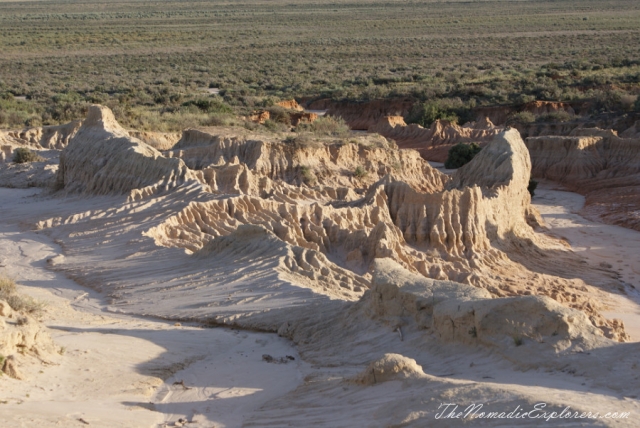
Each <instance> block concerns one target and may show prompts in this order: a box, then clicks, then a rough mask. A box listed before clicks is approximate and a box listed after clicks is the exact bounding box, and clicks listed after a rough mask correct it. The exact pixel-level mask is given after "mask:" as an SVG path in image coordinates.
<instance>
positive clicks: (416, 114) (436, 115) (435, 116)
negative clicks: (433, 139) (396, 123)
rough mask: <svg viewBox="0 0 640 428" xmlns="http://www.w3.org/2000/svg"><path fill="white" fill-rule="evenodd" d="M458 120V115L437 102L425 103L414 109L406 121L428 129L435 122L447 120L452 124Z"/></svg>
mask: <svg viewBox="0 0 640 428" xmlns="http://www.w3.org/2000/svg"><path fill="white" fill-rule="evenodd" d="M458 119H459V117H458V114H457V113H456V112H455V111H454V110H453V109H451V108H448V107H446V106H443V105H442V103H440V102H437V101H427V102H426V103H424V104H422V105H420V106H419V107H418V108H417V109H414V111H413V112H412V113H411V115H410V116H409V118H408V119H407V121H408V122H409V123H417V124H418V125H422V126H423V127H425V128H428V127H430V126H431V124H432V123H433V122H435V121H436V120H448V121H450V122H452V123H457V122H458Z"/></svg>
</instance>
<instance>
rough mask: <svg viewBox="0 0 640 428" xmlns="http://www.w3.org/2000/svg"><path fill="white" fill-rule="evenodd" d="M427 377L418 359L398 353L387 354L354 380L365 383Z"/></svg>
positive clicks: (372, 383)
mask: <svg viewBox="0 0 640 428" xmlns="http://www.w3.org/2000/svg"><path fill="white" fill-rule="evenodd" d="M421 377H425V374H424V372H423V371H422V367H420V366H419V365H418V364H417V363H416V360H414V359H412V358H407V357H404V356H402V355H398V354H385V355H384V356H383V357H382V358H380V359H379V360H376V361H374V362H372V363H371V364H369V365H368V366H367V368H366V369H364V370H363V371H362V372H361V373H360V374H359V375H358V376H356V377H355V378H354V379H353V381H354V382H356V383H361V384H364V385H374V384H376V383H382V382H388V381H391V380H402V379H409V378H413V379H415V378H421Z"/></svg>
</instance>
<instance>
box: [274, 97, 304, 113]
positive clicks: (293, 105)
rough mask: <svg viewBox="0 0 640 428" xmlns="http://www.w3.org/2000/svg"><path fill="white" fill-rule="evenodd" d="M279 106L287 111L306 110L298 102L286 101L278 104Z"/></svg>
mask: <svg viewBox="0 0 640 428" xmlns="http://www.w3.org/2000/svg"><path fill="white" fill-rule="evenodd" d="M276 105H277V106H280V107H284V108H286V109H287V110H296V111H304V108H302V106H301V105H300V104H298V102H297V101H296V100H284V101H280V102H277V103H276Z"/></svg>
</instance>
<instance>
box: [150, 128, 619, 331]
mask: <svg viewBox="0 0 640 428" xmlns="http://www.w3.org/2000/svg"><path fill="white" fill-rule="evenodd" d="M196 133H197V131H191V132H190V133H189V134H188V135H187V134H186V133H185V137H187V138H184V140H183V141H181V142H180V143H179V144H178V145H177V146H176V148H180V150H179V151H177V150H176V151H174V152H173V154H172V155H175V156H179V157H180V158H182V159H184V160H185V162H186V164H187V165H188V166H190V167H193V168H198V169H200V168H202V172H203V173H204V177H209V178H207V180H206V183H207V184H208V185H209V186H210V187H211V189H212V191H217V192H222V193H227V194H229V193H232V194H238V195H240V196H236V197H232V198H229V197H228V198H225V199H216V200H214V201H209V202H193V203H191V204H189V206H187V207H186V208H185V209H184V210H183V211H182V212H181V213H180V214H178V215H176V216H174V217H171V218H170V219H168V220H167V221H165V222H163V223H162V224H161V225H159V226H157V227H154V228H152V229H150V230H149V232H148V236H151V237H153V238H154V239H155V241H156V243H157V244H160V245H163V246H168V247H175V246H177V247H181V248H185V249H187V250H189V251H192V252H193V251H198V250H199V249H200V248H202V247H203V246H205V245H206V243H207V242H210V241H211V240H214V241H215V238H216V237H219V236H225V235H228V234H229V233H230V231H233V230H234V229H236V228H237V227H238V226H239V225H248V224H259V225H261V226H262V227H264V228H266V229H267V230H269V231H271V232H273V233H274V234H275V236H277V237H278V238H279V239H281V240H283V241H284V242H286V243H288V244H290V245H292V246H294V247H301V248H308V249H309V250H311V251H313V252H316V254H326V255H327V256H329V258H330V259H331V260H334V261H337V262H338V263H339V264H341V265H343V266H346V267H348V268H349V269H351V270H352V271H354V272H357V273H360V274H366V273H367V272H368V271H370V269H371V266H372V262H373V261H374V260H375V259H379V258H383V257H390V258H392V259H394V260H396V261H397V262H398V263H400V264H401V265H402V266H403V267H405V268H406V269H408V270H410V271H412V272H416V273H421V274H422V275H425V276H428V277H433V278H439V279H449V280H454V281H461V282H465V283H469V284H473V285H476V286H479V287H485V288H487V289H488V290H490V291H491V293H492V294H493V295H494V296H510V295H517V294H522V293H526V294H544V295H549V296H551V297H552V298H554V299H556V300H558V301H561V302H565V303H567V304H569V305H571V306H573V307H577V308H580V309H583V310H585V311H586V312H587V313H589V315H590V316H591V317H592V320H593V322H594V323H595V324H597V325H598V326H600V327H602V328H603V329H604V330H606V331H607V334H609V335H611V336H612V337H619V338H620V339H624V337H625V336H624V333H622V328H621V325H619V324H618V323H617V322H615V321H614V322H612V323H608V322H606V321H605V320H604V319H603V318H602V317H600V316H599V315H597V309H596V308H597V306H598V305H597V304H596V303H595V301H594V300H593V299H591V298H590V297H587V296H586V295H582V296H581V295H580V294H581V293H580V292H579V291H578V290H580V289H582V287H584V285H582V284H580V283H577V284H576V283H574V282H573V281H566V280H561V279H558V278H553V277H551V276H546V275H544V274H542V275H540V274H536V273H533V272H530V271H528V270H527V269H526V268H524V266H522V265H520V264H519V263H518V262H520V263H521V262H522V261H524V260H527V259H530V258H531V257H532V256H533V259H534V260H535V259H539V255H538V254H539V251H540V250H538V249H537V246H538V245H542V246H544V245H546V244H544V243H543V242H541V241H538V238H537V237H536V236H535V234H534V233H533V231H532V229H531V227H530V226H529V225H528V224H527V222H526V219H527V218H528V217H531V215H532V213H531V210H530V209H529V200H530V199H529V198H530V196H529V193H528V191H527V190H526V189H527V185H528V181H529V175H528V172H527V171H529V170H530V168H531V166H530V160H529V155H528V152H527V150H526V148H525V146H524V144H523V143H522V142H521V140H520V139H519V136H518V134H517V131H515V130H511V131H509V132H507V133H504V134H503V135H502V136H500V137H498V138H497V139H495V140H494V142H492V143H491V144H489V145H488V146H487V147H486V149H485V150H483V151H482V152H481V153H480V154H479V155H478V156H477V159H474V161H473V162H471V163H469V164H468V165H467V166H465V167H463V168H461V169H460V170H459V171H458V172H457V173H456V174H454V176H452V177H451V178H449V177H446V176H444V175H442V174H440V173H438V172H436V171H435V170H433V169H431V168H430V167H428V166H427V164H426V162H424V161H421V160H419V158H418V159H414V158H407V157H406V155H405V154H407V153H415V152H410V151H400V152H399V153H398V154H397V156H398V158H397V159H398V160H399V161H400V164H401V165H402V166H401V167H400V168H398V171H397V172H396V171H390V170H388V169H383V170H380V167H379V166H376V163H373V164H372V162H371V161H376V162H378V165H380V163H382V164H384V163H386V162H388V156H389V151H388V150H383V149H381V148H374V149H367V150H363V149H362V148H361V147H357V146H356V145H353V144H348V145H343V146H340V147H332V146H324V145H320V146H310V147H298V148H295V147H288V146H286V145H283V144H281V143H277V142H273V141H263V140H251V139H246V140H245V139H242V138H230V139H229V138H222V137H220V136H217V137H213V136H210V137H207V136H206V135H204V134H196ZM207 141H209V142H210V144H209V145H207V144H206V142H207ZM363 156H365V157H364V159H363ZM394 156H395V155H394ZM359 157H360V158H361V159H363V161H360V162H358V161H356V162H355V163H354V160H356V159H358V158H359ZM214 159H217V161H216V165H209V166H206V165H207V164H208V163H209V162H212V161H213V160H214ZM358 163H360V164H362V165H367V166H368V168H367V170H368V171H371V173H370V175H371V178H369V179H368V180H371V179H373V178H377V179H378V180H379V181H378V182H376V183H372V185H370V187H369V189H368V191H367V193H366V195H365V197H364V198H362V199H357V198H355V197H354V196H355V195H352V196H349V197H344V196H343V197H339V196H338V194H337V193H336V192H335V190H334V191H333V192H332V191H330V190H328V189H330V186H336V185H343V186H349V185H351V186H353V183H349V182H345V181H344V178H342V179H340V176H339V175H338V174H336V173H337V172H338V171H340V170H341V169H342V170H344V169H345V168H346V166H347V165H348V167H349V168H353V166H354V165H357V164H358ZM296 164H297V165H300V164H306V165H309V166H310V167H311V168H313V169H314V171H316V177H317V179H318V181H319V182H320V183H322V184H324V185H325V187H313V188H312V189H309V190H306V189H305V188H303V189H302V190H300V189H296V188H292V187H290V186H287V185H286V183H287V182H290V183H295V181H296V166H297V165H296ZM244 165H246V166H244ZM487 171H491V174H488V173H487ZM229 174H231V175H229ZM421 174H422V178H423V179H422V180H421V179H420V178H421ZM261 176H262V177H263V178H260V179H258V177H261ZM381 176H382V178H378V177H381ZM424 178H426V180H424ZM277 182H280V183H277ZM282 182H284V183H282ZM229 183H231V184H229ZM274 183H275V184H274ZM428 183H431V185H428ZM326 186H329V187H328V188H327V187H326ZM345 189H347V188H346V187H345ZM338 193H339V192H338ZM343 194H344V195H347V194H348V193H345V191H343ZM265 197H267V198H266V199H265ZM336 197H337V199H339V200H341V201H343V202H341V203H340V204H335V203H332V204H326V202H327V201H331V200H335V199H336ZM322 202H324V204H323V203H322ZM534 242H535V244H533V243H534ZM523 243H527V244H524V245H523ZM532 244H533V245H532ZM507 254H509V256H507ZM315 257H318V256H317V255H316V256H315ZM294 259H295V260H299V259H300V258H299V257H294V258H291V259H290V260H291V261H289V262H286V263H285V265H286V266H287V267H288V268H289V269H290V270H292V271H294V272H295V271H296V269H298V266H300V263H299V262H298V261H296V262H294V261H293V260H294ZM514 261H517V262H516V263H514ZM529 262H530V261H529ZM565 262H568V263H569V264H572V263H577V262H578V261H577V260H574V261H573V262H570V261H566V260H565ZM543 263H544V262H543ZM309 269H310V270H309ZM309 269H307V270H306V272H307V273H306V274H307V275H312V277H313V278H322V279H323V281H327V278H328V279H329V280H330V281H329V282H331V278H332V277H335V281H340V283H341V284H342V283H343V282H345V281H343V280H342V279H341V277H340V275H342V276H345V275H344V274H343V273H341V274H339V275H337V276H336V275H333V274H331V275H329V271H330V269H325V270H326V272H325V273H321V271H322V270H323V268H322V267H321V266H320V264H316V267H315V273H313V272H314V268H309ZM555 269H557V268H552V270H555ZM547 270H549V268H547ZM560 270H561V269H560ZM480 272H492V274H489V275H488V274H486V273H485V274H481V273H480ZM515 272H517V274H516V278H514V277H513V275H514V273H515ZM346 276H347V277H349V275H346ZM353 281H354V280H353V279H352V278H350V279H349V281H346V283H347V285H346V286H345V285H340V287H342V288H345V289H351V290H356V291H357V288H356V289H354V288H353V287H351V286H349V285H348V284H350V283H351V282H353ZM367 283H368V280H366V277H365V284H367ZM548 284H554V285H553V286H552V287H549V286H548ZM323 287H326V286H323ZM329 288H331V287H329ZM335 289H337V290H339V289H340V288H338V287H335ZM618 332H619V333H620V336H618Z"/></svg>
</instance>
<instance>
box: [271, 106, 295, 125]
mask: <svg viewBox="0 0 640 428" xmlns="http://www.w3.org/2000/svg"><path fill="white" fill-rule="evenodd" d="M267 111H268V112H269V118H270V119H271V120H272V121H274V122H277V123H282V124H283V125H288V126H290V125H291V115H289V112H288V111H287V110H286V109H285V108H284V107H280V106H275V105H274V106H271V107H269V109H268V110H267Z"/></svg>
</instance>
